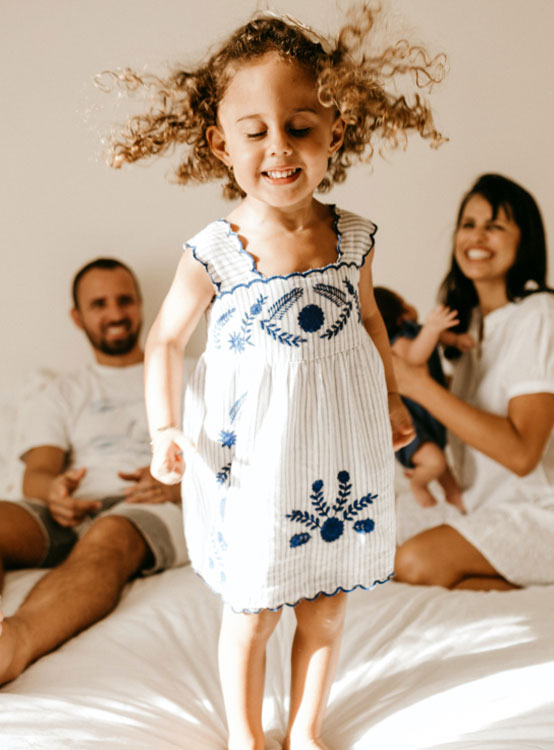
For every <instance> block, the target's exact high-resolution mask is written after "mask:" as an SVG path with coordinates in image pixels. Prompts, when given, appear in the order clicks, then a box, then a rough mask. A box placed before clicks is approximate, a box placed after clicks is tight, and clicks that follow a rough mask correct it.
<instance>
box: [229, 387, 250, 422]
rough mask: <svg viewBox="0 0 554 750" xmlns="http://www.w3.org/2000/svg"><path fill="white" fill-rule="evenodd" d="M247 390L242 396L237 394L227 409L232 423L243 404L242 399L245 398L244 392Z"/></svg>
mask: <svg viewBox="0 0 554 750" xmlns="http://www.w3.org/2000/svg"><path fill="white" fill-rule="evenodd" d="M247 393H248V391H245V392H244V393H243V394H242V396H239V397H238V398H237V400H236V401H235V403H234V404H233V405H232V406H231V408H230V409H229V417H230V418H231V423H233V422H234V421H235V420H236V419H237V417H238V416H239V412H240V410H241V408H242V405H243V404H244V399H245V398H246V394H247Z"/></svg>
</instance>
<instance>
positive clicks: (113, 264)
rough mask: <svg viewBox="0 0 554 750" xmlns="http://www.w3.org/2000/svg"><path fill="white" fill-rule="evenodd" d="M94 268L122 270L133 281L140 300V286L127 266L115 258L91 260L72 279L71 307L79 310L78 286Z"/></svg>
mask: <svg viewBox="0 0 554 750" xmlns="http://www.w3.org/2000/svg"><path fill="white" fill-rule="evenodd" d="M94 268H100V269H101V270H103V271H113V270H114V269H116V268H123V269H124V270H125V271H127V273H129V274H130V276H131V278H132V279H133V281H134V283H135V287H136V290H137V294H138V296H139V299H142V295H141V291H140V286H139V283H138V280H137V277H136V276H135V274H134V273H133V272H132V271H131V269H130V268H129V266H126V265H125V263H122V262H121V261H120V260H117V259H116V258H96V260H91V261H90V263H87V264H86V266H83V267H82V268H81V269H80V270H79V271H77V273H76V274H75V278H74V279H73V285H72V287H71V296H72V297H73V305H74V306H75V309H76V310H78V309H79V301H78V299H77V294H78V291H79V284H80V283H81V279H82V278H83V276H85V275H86V274H87V273H88V272H89V271H92V270H93V269H94Z"/></svg>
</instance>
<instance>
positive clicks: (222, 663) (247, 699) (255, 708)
mask: <svg viewBox="0 0 554 750" xmlns="http://www.w3.org/2000/svg"><path fill="white" fill-rule="evenodd" d="M280 616H281V612H280V611H279V612H270V611H269V610H263V611H262V612H259V613H258V614H254V615H249V614H244V613H241V612H239V613H237V612H233V610H232V609H231V608H230V607H225V609H224V611H223V621H222V623H221V633H220V636H219V673H220V676H221V687H222V689H223V701H224V703H225V713H226V714H227V726H228V729H229V750H264V733H263V728H262V705H263V694H264V683H265V651H266V645H267V641H268V639H269V637H270V635H271V634H272V633H273V631H274V629H275V626H276V625H277V623H278V621H279V617H280Z"/></svg>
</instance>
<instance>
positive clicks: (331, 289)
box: [314, 284, 347, 307]
mask: <svg viewBox="0 0 554 750" xmlns="http://www.w3.org/2000/svg"><path fill="white" fill-rule="evenodd" d="M314 291H315V292H317V293H318V294H321V295H322V296H323V297H326V298H327V299H328V300H331V302H332V303H333V304H334V305H336V306H337V307H342V306H343V305H346V303H347V299H346V294H345V293H344V292H343V291H342V289H337V287H336V286H331V284H314Z"/></svg>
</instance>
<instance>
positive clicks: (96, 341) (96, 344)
mask: <svg viewBox="0 0 554 750" xmlns="http://www.w3.org/2000/svg"><path fill="white" fill-rule="evenodd" d="M121 324H127V325H128V326H129V328H130V325H131V323H130V322H129V321H125V320H122V321H118V325H121ZM84 331H85V334H86V336H87V338H88V340H89V341H90V343H91V345H92V346H93V348H94V349H96V350H97V351H100V352H102V353H103V354H107V355H108V356H111V357H117V356H119V355H121V354H128V353H129V352H131V351H132V350H133V349H134V348H135V346H136V345H137V342H138V338H139V336H140V326H139V327H138V328H137V330H136V331H131V330H129V331H128V333H127V335H126V336H122V337H121V338H118V339H114V340H111V341H108V340H107V339H106V338H105V337H104V335H100V336H96V335H94V334H93V333H91V331H89V329H88V328H84Z"/></svg>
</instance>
